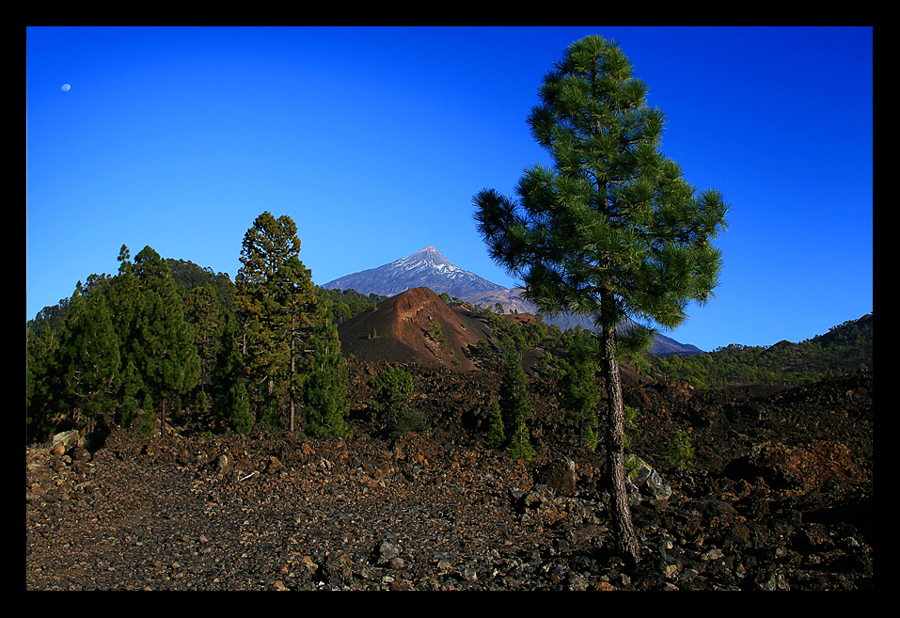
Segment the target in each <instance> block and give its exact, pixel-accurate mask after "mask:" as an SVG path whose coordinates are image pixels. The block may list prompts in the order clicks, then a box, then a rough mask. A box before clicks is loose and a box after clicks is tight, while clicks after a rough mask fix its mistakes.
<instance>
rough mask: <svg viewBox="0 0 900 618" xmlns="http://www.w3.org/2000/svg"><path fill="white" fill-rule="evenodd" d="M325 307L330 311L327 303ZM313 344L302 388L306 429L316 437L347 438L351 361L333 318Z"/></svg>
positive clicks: (321, 325)
mask: <svg viewBox="0 0 900 618" xmlns="http://www.w3.org/2000/svg"><path fill="white" fill-rule="evenodd" d="M325 309H326V314H328V313H329V312H327V306H326V307H325ZM312 345H313V351H312V355H311V356H310V361H311V366H310V368H309V370H308V373H307V375H306V377H305V380H304V383H303V389H302V402H303V411H304V413H303V419H304V428H305V431H306V433H308V434H309V435H311V436H312V437H315V438H342V437H346V436H348V435H349V428H348V427H347V421H346V419H347V413H348V412H349V411H350V400H349V398H348V396H347V363H346V362H345V361H344V357H343V356H341V342H340V340H339V339H338V334H337V327H336V326H335V325H334V322H333V320H332V319H331V318H330V317H326V318H324V319H323V320H321V321H320V322H319V324H318V325H317V326H316V328H315V336H314V338H313V340H312Z"/></svg>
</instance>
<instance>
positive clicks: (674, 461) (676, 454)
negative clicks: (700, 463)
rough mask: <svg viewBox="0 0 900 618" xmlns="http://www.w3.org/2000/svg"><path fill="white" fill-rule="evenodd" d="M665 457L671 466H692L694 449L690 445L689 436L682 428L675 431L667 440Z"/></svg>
mask: <svg viewBox="0 0 900 618" xmlns="http://www.w3.org/2000/svg"><path fill="white" fill-rule="evenodd" d="M667 459H668V461H669V464H670V465H671V466H672V467H673V468H687V469H692V468H693V467H694V449H693V447H692V446H691V439H690V437H688V434H687V432H686V431H684V430H683V429H679V430H678V431H676V432H675V435H674V436H673V437H672V439H671V440H670V441H669V454H668V456H667Z"/></svg>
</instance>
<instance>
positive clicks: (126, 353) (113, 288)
mask: <svg viewBox="0 0 900 618" xmlns="http://www.w3.org/2000/svg"><path fill="white" fill-rule="evenodd" d="M118 261H119V272H118V274H117V275H116V276H115V277H113V279H112V281H111V282H110V285H109V304H110V310H111V312H112V316H113V325H114V327H115V330H116V334H117V335H118V337H119V356H120V358H121V362H122V371H121V376H120V380H119V392H118V397H117V399H118V409H117V412H116V421H117V422H118V423H119V424H120V425H122V426H123V427H129V426H131V423H132V421H133V420H134V417H135V415H136V414H137V410H138V408H139V407H140V405H141V403H140V397H141V392H142V391H143V390H144V381H143V376H142V375H141V372H140V369H139V367H138V362H137V359H136V356H135V352H136V350H135V342H136V340H137V338H138V315H140V312H141V310H142V307H143V298H142V295H141V288H140V285H139V283H138V280H137V277H135V276H134V272H133V270H134V268H133V264H132V262H131V254H130V252H129V251H128V247H126V246H125V245H122V248H121V249H120V250H119V257H118Z"/></svg>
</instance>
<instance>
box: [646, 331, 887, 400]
mask: <svg viewBox="0 0 900 618" xmlns="http://www.w3.org/2000/svg"><path fill="white" fill-rule="evenodd" d="M872 346H873V327H872V321H871V320H863V319H860V320H848V321H846V322H844V323H842V324H839V325H837V326H834V327H832V328H831V329H830V330H829V332H828V333H825V334H823V335H818V336H816V337H813V338H812V339H807V340H805V341H801V342H800V343H796V344H795V343H790V342H788V341H781V342H778V343H776V344H775V345H772V346H766V347H763V346H744V345H738V344H731V345H729V346H726V347H721V348H717V349H715V350H713V351H712V352H710V353H708V354H697V355H693V356H684V357H681V356H669V357H667V358H654V359H652V361H651V365H652V369H653V372H654V373H655V374H656V376H657V377H659V378H660V379H662V380H683V381H685V382H688V383H689V384H691V385H692V386H694V387H695V388H723V387H726V386H727V387H739V386H744V385H750V384H763V385H772V386H795V385H802V384H811V383H813V382H818V381H819V380H823V379H825V378H827V377H832V376H836V375H841V374H845V373H852V372H854V371H856V370H857V369H859V367H860V366H865V367H872V366H873V347H872Z"/></svg>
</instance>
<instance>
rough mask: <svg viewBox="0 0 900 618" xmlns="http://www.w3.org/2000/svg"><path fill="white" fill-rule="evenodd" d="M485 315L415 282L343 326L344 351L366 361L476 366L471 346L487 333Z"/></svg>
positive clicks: (462, 366) (345, 354) (340, 333)
mask: <svg viewBox="0 0 900 618" xmlns="http://www.w3.org/2000/svg"><path fill="white" fill-rule="evenodd" d="M489 334H490V329H489V328H488V327H487V326H486V325H485V323H484V322H483V321H482V320H478V319H475V318H472V317H470V316H469V313H468V311H467V310H466V309H465V308H464V307H456V308H453V307H450V306H449V305H447V303H445V302H444V301H443V300H441V299H440V298H439V297H438V295H437V294H435V293H434V292H432V291H431V290H430V289H428V288H424V287H420V288H413V289H412V290H407V291H405V292H401V293H400V294H397V295H396V296H392V297H391V298H388V299H387V300H385V301H383V302H381V303H380V304H379V305H378V307H377V308H376V309H372V310H369V311H364V312H363V313H360V314H359V315H357V316H355V317H353V318H351V319H349V320H347V321H346V322H344V323H343V324H341V325H340V326H338V336H339V337H340V340H341V353H342V354H344V356H350V355H351V354H352V355H353V356H354V357H356V358H358V359H360V360H364V361H377V362H393V363H397V362H399V363H405V362H415V363H419V364H421V365H426V366H439V365H443V366H447V367H451V366H454V365H455V366H458V367H459V369H460V370H462V371H471V370H472V369H474V368H475V365H474V363H473V362H472V361H471V360H470V359H469V358H467V356H466V352H467V351H468V349H469V347H474V346H475V345H477V343H478V340H479V339H481V338H482V337H485V336H488V335H489Z"/></svg>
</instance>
